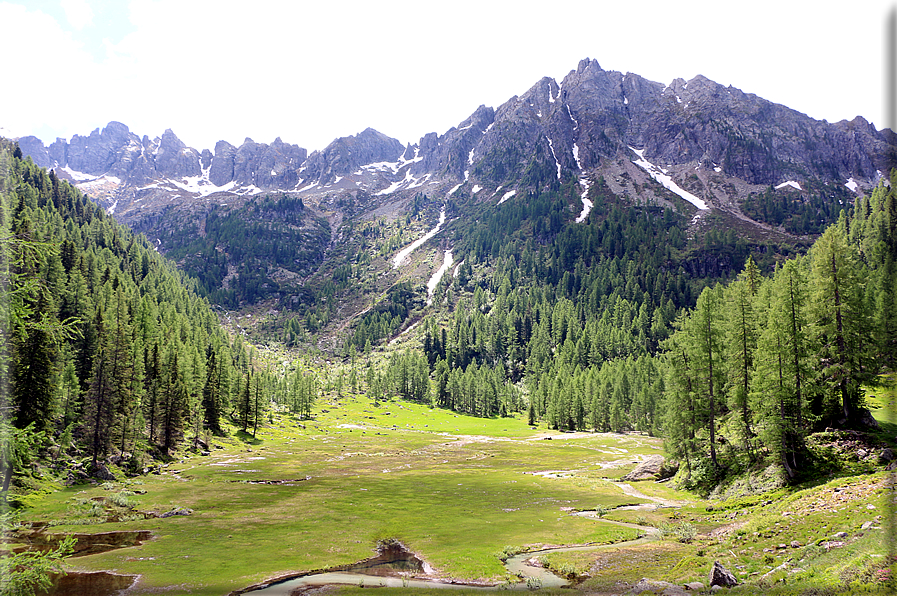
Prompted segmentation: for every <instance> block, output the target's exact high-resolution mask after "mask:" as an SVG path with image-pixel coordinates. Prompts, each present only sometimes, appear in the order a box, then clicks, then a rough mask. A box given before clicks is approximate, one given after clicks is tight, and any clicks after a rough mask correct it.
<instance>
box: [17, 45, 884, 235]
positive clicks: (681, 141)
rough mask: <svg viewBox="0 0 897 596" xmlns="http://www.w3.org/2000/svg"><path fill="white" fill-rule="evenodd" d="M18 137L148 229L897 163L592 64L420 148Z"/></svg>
mask: <svg viewBox="0 0 897 596" xmlns="http://www.w3.org/2000/svg"><path fill="white" fill-rule="evenodd" d="M18 142H19V145H20V147H21V148H22V151H23V152H24V153H25V154H26V155H29V156H30V157H31V158H32V159H33V160H34V161H35V162H36V163H37V164H38V165H40V166H44V167H48V168H56V169H57V170H58V171H57V174H58V175H59V176H60V177H69V178H71V179H72V181H73V182H74V183H76V184H77V185H78V186H79V187H80V188H81V189H82V190H83V191H84V192H86V193H87V194H89V195H90V196H92V197H93V198H95V199H98V200H99V201H100V202H101V203H102V204H104V205H105V206H106V207H107V209H109V210H112V211H114V213H115V215H116V217H117V218H119V219H121V220H122V221H124V222H126V223H130V224H137V227H138V228H139V227H141V226H140V225H139V222H140V220H141V219H143V218H146V217H149V216H154V215H158V213H156V212H157V211H158V210H159V209H163V210H164V209H170V208H171V207H172V205H173V203H174V202H177V203H188V204H189V203H191V202H195V201H198V200H200V199H202V200H204V201H212V200H218V201H224V202H227V201H231V200H234V199H235V198H238V197H246V196H251V195H254V194H259V193H263V192H267V193H270V192H288V193H297V194H300V195H307V196H309V197H320V196H322V195H326V194H328V193H337V194H340V193H352V194H353V195H357V194H358V193H359V192H360V193H365V194H367V195H370V196H384V195H394V194H395V195H397V196H405V195H406V194H407V192H402V191H409V190H415V191H423V192H427V193H431V194H440V193H442V194H449V192H448V191H449V189H454V188H457V185H458V184H462V185H463V184H467V185H469V187H470V189H471V190H472V189H474V188H478V189H483V196H487V194H488V195H494V193H495V192H496V190H497V189H499V188H501V189H504V190H505V193H507V192H510V191H512V190H522V189H525V188H533V187H536V186H538V184H539V183H540V182H542V181H543V179H544V178H545V176H544V174H545V173H554V175H555V176H556V177H557V178H559V179H560V178H562V177H564V176H574V177H576V178H578V179H580V180H581V181H582V184H583V187H586V186H587V185H588V184H590V180H593V179H594V178H595V177H597V176H604V179H605V181H606V182H607V183H608V185H609V186H610V188H611V190H612V191H613V192H614V193H616V194H622V195H628V196H630V197H632V198H634V199H635V198H637V199H640V200H660V201H663V200H664V198H665V196H666V195H667V193H664V192H663V191H662V190H661V189H660V188H659V187H658V185H652V184H649V183H648V182H649V179H650V178H651V177H652V170H653V174H654V176H653V177H654V178H655V179H656V180H661V182H662V178H660V177H659V176H658V174H662V175H666V176H668V177H669V178H671V181H673V182H676V183H677V185H678V187H679V188H680V189H686V190H688V192H689V193H691V194H692V195H695V196H697V197H699V198H700V199H701V200H703V201H704V202H706V203H707V204H708V205H709V206H712V207H715V208H720V209H733V208H736V206H737V203H738V199H743V198H744V197H745V196H746V195H747V194H748V193H750V192H752V191H755V190H757V188H758V187H767V186H778V185H781V184H785V183H788V182H792V183H793V184H791V185H790V187H791V188H797V187H798V186H800V187H801V188H802V189H803V188H805V187H806V186H807V183H809V182H811V181H820V182H822V183H824V184H840V185H847V186H848V187H849V188H850V189H851V190H852V191H858V190H860V189H863V188H868V187H870V186H871V185H874V184H875V182H876V180H877V179H878V177H879V176H880V175H881V174H880V173H881V172H882V171H886V170H887V167H888V164H889V163H891V160H892V152H893V150H894V147H895V136H894V133H893V132H892V131H890V130H887V129H886V130H876V129H875V127H874V126H872V125H871V124H870V123H868V122H867V121H865V120H864V119H863V118H862V117H859V116H858V117H856V118H855V119H854V120H852V121H849V122H848V121H841V122H837V123H828V122H826V121H817V120H814V119H812V118H810V117H808V116H806V115H804V114H802V113H800V112H797V111H795V110H793V109H790V108H787V107H785V106H781V105H778V104H775V103H772V102H769V101H766V100H764V99H762V98H760V97H757V96H755V95H751V94H748V93H744V92H742V91H740V90H738V89H736V88H734V87H731V86H729V87H724V86H722V85H720V84H717V83H715V82H713V81H711V80H709V79H707V78H705V77H703V76H696V77H694V78H693V79H691V80H690V81H685V80H683V79H676V80H675V81H673V82H672V83H670V84H669V85H664V84H662V83H657V82H653V81H649V80H647V79H645V78H643V77H641V76H639V75H637V74H632V73H627V74H622V73H619V72H615V71H606V70H603V69H602V68H601V66H600V65H599V64H598V62H597V61H595V60H588V59H586V60H583V61H581V62H580V64H579V66H578V68H577V69H576V70H573V71H570V73H569V74H568V75H567V76H566V77H565V78H564V79H563V81H561V82H560V83H559V82H556V81H555V80H553V79H551V78H543V79H541V80H540V81H538V82H537V83H536V84H535V85H533V86H532V87H531V88H530V89H529V90H528V91H527V92H526V93H524V94H523V95H521V96H514V97H511V98H510V99H509V100H508V101H506V102H505V103H504V104H503V105H501V106H499V107H498V108H497V109H493V108H491V107H486V106H480V107H479V108H478V109H477V110H476V111H475V112H474V113H473V114H471V115H470V116H469V117H468V118H467V119H465V120H464V121H463V122H461V123H459V124H458V126H457V127H455V128H451V129H449V130H448V131H446V132H445V133H443V134H441V135H439V134H436V133H429V134H427V135H424V136H423V137H422V138H421V139H420V140H419V141H418V142H417V143H414V144H409V145H407V146H403V145H402V144H401V143H400V142H399V141H398V140H396V139H393V138H390V137H388V136H387V135H385V134H382V133H380V132H378V131H375V130H373V129H370V128H369V129H367V130H365V131H363V132H361V133H359V134H357V135H355V136H349V137H342V138H338V139H336V140H334V141H333V142H332V143H330V145H328V146H327V147H326V148H324V149H323V150H320V151H313V152H311V153H308V151H307V150H306V149H303V148H302V147H299V146H297V145H294V144H289V143H285V142H283V141H281V140H280V138H278V139H276V140H275V141H274V142H273V143H271V144H265V143H256V142H255V141H253V140H252V139H249V138H247V139H246V140H245V141H244V142H243V143H242V144H241V145H240V146H239V147H236V146H234V145H232V144H230V143H228V142H226V141H219V142H218V143H217V144H216V145H215V149H214V152H212V151H209V150H208V149H204V150H202V151H199V150H197V149H194V148H191V147H187V146H186V145H185V144H184V143H183V142H182V141H181V140H180V139H179V138H178V137H177V136H176V135H175V133H174V132H173V131H171V130H167V131H165V133H164V134H163V135H162V137H161V138H155V139H150V138H149V137H147V136H143V137H142V138H141V137H139V136H138V135H136V134H135V133H133V132H131V131H130V130H129V129H128V127H127V126H125V125H124V124H121V123H118V122H110V123H109V124H108V125H107V126H106V127H105V128H103V129H102V130H99V129H97V130H94V131H93V132H92V133H90V134H89V135H88V136H79V135H76V136H74V137H72V139H70V140H69V141H66V140H64V139H57V140H56V141H55V142H53V143H51V144H50V145H49V146H48V147H47V146H45V145H44V144H43V142H41V141H40V140H39V139H37V138H36V137H22V138H20V139H18ZM639 156H641V158H640V159H639ZM636 163H641V165H642V166H643V167H641V168H640V167H639V166H638V165H636ZM648 163H650V164H656V167H655V168H650V167H648V166H647V165H646V164H648ZM662 183H663V182H662ZM667 186H669V184H667ZM477 192H480V191H479V190H478V191H477ZM502 196H505V194H504V193H503V194H502ZM313 202H314V201H313Z"/></svg>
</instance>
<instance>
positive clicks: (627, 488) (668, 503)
mask: <svg viewBox="0 0 897 596" xmlns="http://www.w3.org/2000/svg"><path fill="white" fill-rule="evenodd" d="M613 485H614V486H616V487H617V488H619V489H620V490H622V491H623V493H624V494H626V495H629V496H630V497H635V498H637V499H645V500H646V501H652V502H654V503H657V504H659V505H661V506H662V507H682V506H684V505H688V501H674V500H672V499H664V498H662V497H649V496H648V495H646V494H645V493H643V492H641V491H639V490H637V489H636V488H634V487H633V486H632V485H631V484H629V483H628V482H614V483H613Z"/></svg>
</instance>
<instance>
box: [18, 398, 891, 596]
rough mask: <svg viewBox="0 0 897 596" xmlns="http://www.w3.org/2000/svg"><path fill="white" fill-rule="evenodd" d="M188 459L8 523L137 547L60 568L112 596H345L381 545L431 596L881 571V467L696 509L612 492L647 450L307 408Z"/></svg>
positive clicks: (461, 423) (350, 403)
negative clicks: (116, 586) (716, 569)
mask: <svg viewBox="0 0 897 596" xmlns="http://www.w3.org/2000/svg"><path fill="white" fill-rule="evenodd" d="M205 453H206V454H205V455H203V454H199V453H197V454H189V455H186V456H184V457H182V458H181V459H179V460H176V461H174V462H172V463H170V464H169V465H166V466H162V467H160V468H159V469H158V470H156V471H157V472H158V473H151V474H148V475H145V476H139V477H136V478H131V479H124V480H120V481H115V482H112V481H110V482H107V483H103V484H96V485H76V486H72V487H57V488H58V490H55V491H47V492H45V493H44V494H42V495H36V496H34V497H32V498H31V500H30V503H29V504H30V505H31V508H30V509H29V510H28V512H27V515H26V516H25V517H26V518H27V519H28V520H29V521H32V522H36V523H38V524H46V527H45V528H44V529H43V531H44V532H46V533H58V534H68V533H79V534H89V533H100V532H110V531H113V530H114V531H117V532H132V531H138V530H139V531H142V532H149V533H151V538H150V539H149V540H146V541H142V542H141V543H140V544H139V545H135V546H127V545H124V546H123V547H122V548H116V549H113V550H107V551H105V552H96V553H94V554H87V555H84V556H79V557H75V558H72V559H70V560H69V563H70V570H71V571H72V572H95V571H108V572H112V573H115V574H117V575H124V576H136V581H134V583H133V585H132V586H131V587H130V588H129V589H128V591H127V593H128V594H154V593H165V594H208V595H213V594H214V595H224V594H237V593H250V592H249V591H251V590H254V589H258V588H262V587H264V586H267V585H270V584H272V583H275V582H276V581H278V580H286V579H292V578H297V577H298V576H301V575H308V574H311V573H316V572H322V571H323V572H328V573H329V572H339V573H341V574H342V575H341V580H340V582H339V583H340V584H342V585H331V586H330V587H328V588H326V589H327V590H328V591H333V592H338V593H353V592H355V591H357V590H360V589H368V588H370V587H372V586H375V585H378V582H375V581H374V580H372V579H366V578H365V577H364V576H361V577H357V576H351V575H349V576H347V575H346V574H353V573H355V574H357V573H359V572H364V573H365V574H369V572H370V569H368V570H363V569H359V568H358V564H359V562H366V561H371V560H375V559H376V558H377V557H378V556H380V557H381V558H382V555H383V552H384V550H383V545H390V544H400V545H401V546H402V550H407V552H408V553H410V555H413V556H411V557H410V558H409V559H408V560H409V561H411V559H413V560H414V561H417V562H416V563H408V564H407V565H406V566H405V567H404V568H399V569H393V570H391V571H389V572H383V573H381V572H378V573H374V574H372V577H381V578H383V581H382V582H380V583H383V584H385V585H389V586H392V587H390V588H382V589H384V590H394V591H406V590H411V589H415V590H416V591H415V593H419V594H425V593H429V592H430V591H434V592H435V591H437V590H439V591H440V592H441V591H442V589H441V588H440V587H439V586H438V585H434V584H433V583H432V582H437V583H440V584H449V585H451V584H454V586H453V587H455V588H457V589H459V590H460V591H462V592H463V591H465V590H469V591H479V589H481V588H483V587H490V588H492V589H503V588H514V587H517V588H524V589H540V590H541V592H552V591H564V592H565V593H569V588H561V587H560V585H562V584H565V585H567V586H570V587H573V588H574V589H579V590H583V591H585V592H586V593H591V594H594V593H602V594H605V593H606V594H612V593H617V594H622V593H625V592H627V591H628V590H630V589H631V588H632V586H634V585H635V584H636V583H637V582H638V581H639V580H640V579H641V578H645V577H647V578H651V579H653V580H657V581H666V582H670V583H672V584H679V585H681V584H684V583H688V582H695V581H702V582H705V583H706V577H707V573H708V571H709V569H710V567H711V566H712V564H713V562H714V561H720V562H721V563H722V564H723V565H725V566H726V567H727V568H728V569H730V570H732V571H733V572H734V573H735V575H736V576H737V577H738V579H739V581H741V582H743V584H744V585H743V586H741V587H737V588H734V590H736V591H739V590H744V591H745V592H744V593H756V592H757V590H758V589H761V588H762V590H764V591H771V590H775V589H778V590H781V591H783V592H782V593H791V592H790V591H789V590H793V589H795V588H796V587H803V588H806V589H809V588H811V587H813V586H815V585H820V586H825V585H834V586H841V585H850V584H851V582H853V583H855V584H857V585H860V584H862V585H864V586H867V587H870V588H874V589H878V588H881V587H882V586H884V585H885V584H884V583H882V582H881V581H877V580H876V579H874V578H873V579H872V580H870V581H866V580H867V579H869V577H872V576H874V575H875V574H876V573H878V574H879V576H880V575H881V574H882V573H883V572H884V571H882V570H886V567H887V565H886V560H885V558H884V554H885V553H886V548H885V545H886V538H885V536H886V534H887V518H888V511H887V507H886V503H885V495H886V491H887V481H888V473H886V472H884V471H882V470H883V468H880V467H879V468H876V467H874V466H870V467H869V469H868V470H867V472H868V473H863V474H860V475H857V474H851V475H836V476H833V477H832V478H831V479H830V480H828V481H826V482H821V483H816V484H815V485H814V486H810V487H802V488H792V489H778V490H776V491H773V492H771V493H769V492H768V493H765V494H760V495H749V496H743V497H739V498H732V499H728V500H726V501H720V500H705V499H701V498H699V497H698V496H696V495H694V494H691V493H686V492H681V491H677V490H676V489H675V488H673V487H672V486H671V483H670V482H665V483H658V482H655V481H653V480H648V481H640V482H621V481H620V479H621V478H622V477H623V476H624V475H625V474H627V473H628V472H630V471H631V470H632V469H633V468H634V467H635V466H636V465H637V464H638V463H639V462H641V461H643V460H645V459H646V458H648V457H649V456H652V455H656V454H662V453H663V446H662V442H661V440H660V439H657V438H654V437H649V436H645V435H638V434H600V433H560V432H556V431H550V430H547V429H545V428H544V427H542V428H531V427H529V426H527V424H526V419H525V417H524V418H521V417H517V418H494V419H482V418H470V417H464V416H460V415H456V414H454V413H452V412H447V411H444V410H439V409H430V408H427V407H425V406H421V405H417V404H411V403H406V402H399V401H392V402H389V401H387V402H380V403H379V405H375V404H374V403H373V402H371V401H369V400H368V399H367V398H366V397H363V396H358V397H348V398H342V400H341V401H340V402H339V403H327V402H322V403H321V404H320V405H319V406H318V408H317V410H316V412H315V416H314V418H313V419H312V420H299V419H296V418H294V417H292V416H289V415H278V414H275V415H273V416H272V419H271V420H270V422H269V424H266V425H265V426H264V427H263V428H260V429H259V432H258V434H257V436H256V437H255V438H252V437H250V436H248V435H242V434H234V435H231V436H230V437H215V438H212V440H211V445H210V448H209V450H208V451H207V452H205ZM92 503H101V504H104V505H103V506H102V507H97V506H96V505H89V506H90V507H92V509H90V510H89V511H88V510H87V507H88V505H87V504H92ZM163 516H164V517H163ZM608 522H610V523H608ZM841 532H843V533H845V535H844V536H842V537H841V538H837V537H835V536H836V535H839V533H841ZM378 545H379V547H380V549H379V551H378ZM558 547H572V548H558ZM404 564H405V563H402V565H404ZM863 574H865V575H863ZM521 576H522V577H521ZM867 576H868V577H867ZM879 576H875V577H879ZM347 577H348V579H347ZM527 578H538V579H529V581H528V579H527ZM552 578H556V579H552ZM556 580H560V581H556ZM783 580H784V581H783ZM419 582H420V583H419ZM857 582H860V583H857ZM862 582H865V583H862ZM300 583H301V582H300ZM318 583H329V582H318ZM295 588H296V589H299V590H308V589H313V588H312V587H308V586H298V585H297V586H296V587H295ZM314 589H317V588H314ZM259 593H260V594H268V593H289V592H288V591H281V592H275V591H274V590H271V591H270V592H259ZM443 593H444V592H443Z"/></svg>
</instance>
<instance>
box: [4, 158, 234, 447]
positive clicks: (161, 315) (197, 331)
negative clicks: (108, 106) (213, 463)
mask: <svg viewBox="0 0 897 596" xmlns="http://www.w3.org/2000/svg"><path fill="white" fill-rule="evenodd" d="M0 197H2V201H0V223H2V224H3V229H4V230H6V231H5V232H4V233H3V235H2V237H3V241H2V242H3V243H2V246H0V265H2V271H0V280H2V283H3V284H4V288H3V289H4V294H5V295H6V296H7V297H8V300H7V301H5V302H4V309H3V313H2V314H3V317H2V323H3V324H2V329H0V332H2V333H0V338H2V346H0V347H2V350H3V353H2V358H0V377H2V378H0V383H3V384H4V386H7V384H9V386H10V397H11V398H12V399H11V403H2V404H0V407H2V408H3V410H4V412H5V413H8V414H9V415H10V418H11V419H12V420H13V421H15V423H16V424H17V425H18V426H20V427H22V428H25V427H29V428H31V429H33V430H34V431H36V432H37V433H38V434H40V436H50V433H63V434H64V435H65V436H67V437H70V438H69V439H67V441H68V442H70V441H71V440H72V439H71V437H74V439H75V440H76V441H78V442H79V445H78V446H79V447H80V448H81V449H82V450H83V451H82V453H86V454H89V455H90V456H91V457H92V458H93V460H94V463H99V461H100V460H101V459H103V458H105V457H106V456H108V455H113V454H116V453H122V452H131V451H134V450H136V449H142V448H145V447H146V446H147V443H149V446H150V449H152V447H153V446H154V445H156V446H159V447H161V448H163V449H172V448H174V447H176V446H177V444H178V443H179V442H180V441H181V440H182V438H183V435H184V431H185V429H186V428H188V427H189V425H191V424H193V422H194V420H193V419H194V418H196V417H197V416H199V417H200V419H201V418H202V417H203V416H206V414H205V412H204V409H203V408H201V407H200V408H198V409H197V410H195V411H193V410H190V409H189V407H188V405H189V404H191V403H194V404H195V403H200V402H201V399H202V397H203V396H204V395H203V391H204V388H205V387H204V381H205V380H206V379H207V377H208V376H209V375H207V374H206V370H205V366H204V365H205V364H206V362H205V359H200V358H198V357H197V356H196V355H197V354H205V353H206V351H207V350H214V351H215V354H216V357H217V360H215V361H213V364H214V366H215V367H216V369H217V372H218V375H217V377H215V379H216V380H219V381H221V382H219V383H218V385H217V386H215V385H213V386H211V393H210V394H209V400H207V403H208V404H210V408H212V409H211V411H210V413H209V414H208V415H209V416H211V417H212V418H211V419H212V420H213V421H214V420H215V418H214V416H215V415H216V413H220V411H221V410H222V408H223V407H224V406H225V405H226V404H228V403H229V402H230V401H231V398H230V395H229V393H228V392H229V391H230V389H229V385H228V384H227V382H225V381H222V379H223V380H226V379H228V378H230V377H231V376H233V372H232V371H233V369H234V366H235V364H236V361H237V360H238V358H237V357H238V356H239V352H240V348H237V347H235V348H233V349H232V348H231V345H230V341H229V339H228V337H227V336H226V335H225V333H224V332H223V330H222V329H221V328H220V326H219V324H218V321H217V317H216V316H215V315H214V314H213V313H212V312H211V310H210V309H209V306H208V304H207V303H206V302H205V301H204V300H203V299H201V298H199V297H198V296H197V295H196V293H195V292H194V289H195V287H196V285H195V283H194V282H191V281H190V279H189V278H187V277H185V276H184V275H183V274H182V273H180V272H178V271H177V270H176V269H175V268H174V266H173V265H172V264H171V263H170V262H167V261H166V260H165V259H163V258H162V257H161V256H160V255H158V254H157V253H156V252H155V251H154V250H153V249H152V248H151V247H150V246H149V243H148V242H147V240H146V239H145V238H143V237H142V236H136V235H134V234H133V233H131V232H130V231H129V230H128V229H126V228H123V227H121V226H119V225H117V224H116V223H115V222H114V220H112V219H111V218H108V217H106V216H105V214H104V213H103V211H102V209H100V208H99V207H97V206H96V205H94V204H93V203H91V202H90V201H89V200H88V199H87V198H86V197H85V196H83V195H81V194H80V193H79V192H78V191H77V190H76V189H74V188H73V187H72V186H70V185H69V184H68V183H66V182H62V181H60V180H59V179H58V178H56V176H55V175H54V174H53V173H52V172H51V173H49V174H48V173H47V172H46V171H45V170H41V169H40V168H37V167H36V166H35V165H34V164H33V163H32V162H31V161H30V160H22V159H17V158H16V157H15V156H14V154H13V153H12V151H11V150H10V147H8V146H6V145H4V146H3V147H0ZM12 231H14V233H11V232H12ZM7 306H8V307H9V308H8V309H7ZM0 394H3V397H4V399H5V398H6V393H5V392H4V391H0ZM213 398H214V399H213ZM213 406H214V407H213ZM215 408H217V409H215ZM200 421H201V420H200ZM41 431H46V432H45V433H42V432H41Z"/></svg>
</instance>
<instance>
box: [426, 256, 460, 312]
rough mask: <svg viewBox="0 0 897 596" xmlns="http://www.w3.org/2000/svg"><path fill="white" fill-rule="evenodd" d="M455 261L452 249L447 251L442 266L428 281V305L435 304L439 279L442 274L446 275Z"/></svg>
mask: <svg viewBox="0 0 897 596" xmlns="http://www.w3.org/2000/svg"><path fill="white" fill-rule="evenodd" d="M454 262H455V259H454V258H453V257H452V251H451V249H448V250H446V251H445V256H444V258H443V260H442V266H441V267H440V268H439V269H437V270H436V273H434V274H433V275H432V276H431V277H430V280H429V281H428V282H427V305H428V306H429V305H430V304H433V292H435V291H436V286H437V285H439V280H441V279H442V276H443V275H445V272H446V271H448V270H449V268H450V267H451V266H452V263H454Z"/></svg>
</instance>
